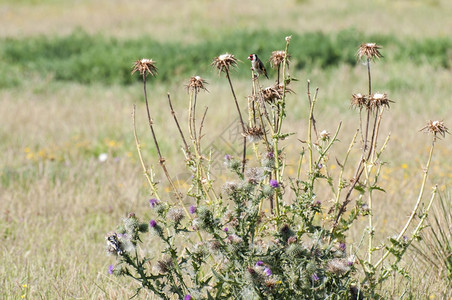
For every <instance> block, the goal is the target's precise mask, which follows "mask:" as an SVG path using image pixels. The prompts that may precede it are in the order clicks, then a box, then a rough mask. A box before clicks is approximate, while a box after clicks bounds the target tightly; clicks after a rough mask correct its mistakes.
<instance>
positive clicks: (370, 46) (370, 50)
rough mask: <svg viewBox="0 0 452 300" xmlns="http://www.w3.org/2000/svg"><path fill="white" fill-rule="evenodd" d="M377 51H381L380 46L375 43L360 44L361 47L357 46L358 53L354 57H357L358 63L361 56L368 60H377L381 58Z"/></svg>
mask: <svg viewBox="0 0 452 300" xmlns="http://www.w3.org/2000/svg"><path fill="white" fill-rule="evenodd" d="M379 49H381V46H379V45H377V44H376V43H364V44H361V46H359V49H358V52H357V53H356V56H358V61H359V60H361V58H362V57H363V56H365V57H366V58H367V59H368V60H375V58H377V59H379V58H381V57H383V55H381V53H380V51H379Z"/></svg>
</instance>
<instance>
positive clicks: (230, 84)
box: [225, 68, 246, 174]
mask: <svg viewBox="0 0 452 300" xmlns="http://www.w3.org/2000/svg"><path fill="white" fill-rule="evenodd" d="M225 70H226V77H227V78H228V81H229V86H230V87H231V92H232V96H233V97H234V101H235V106H236V108H237V112H238V114H239V118H240V124H241V125H242V133H243V134H244V133H245V131H246V128H245V123H243V118H242V113H241V112H240V106H239V102H238V101H237V97H236V96H235V92H234V87H233V86H232V81H231V77H230V76H229V69H228V68H226V69H225ZM245 164H246V136H243V159H242V174H245Z"/></svg>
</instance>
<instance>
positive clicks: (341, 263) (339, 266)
mask: <svg viewBox="0 0 452 300" xmlns="http://www.w3.org/2000/svg"><path fill="white" fill-rule="evenodd" d="M326 270H327V271H328V272H331V273H333V274H336V275H341V274H345V273H347V272H348V271H350V266H349V265H348V262H347V260H346V259H341V258H335V259H333V260H330V261H329V262H328V263H327V264H326Z"/></svg>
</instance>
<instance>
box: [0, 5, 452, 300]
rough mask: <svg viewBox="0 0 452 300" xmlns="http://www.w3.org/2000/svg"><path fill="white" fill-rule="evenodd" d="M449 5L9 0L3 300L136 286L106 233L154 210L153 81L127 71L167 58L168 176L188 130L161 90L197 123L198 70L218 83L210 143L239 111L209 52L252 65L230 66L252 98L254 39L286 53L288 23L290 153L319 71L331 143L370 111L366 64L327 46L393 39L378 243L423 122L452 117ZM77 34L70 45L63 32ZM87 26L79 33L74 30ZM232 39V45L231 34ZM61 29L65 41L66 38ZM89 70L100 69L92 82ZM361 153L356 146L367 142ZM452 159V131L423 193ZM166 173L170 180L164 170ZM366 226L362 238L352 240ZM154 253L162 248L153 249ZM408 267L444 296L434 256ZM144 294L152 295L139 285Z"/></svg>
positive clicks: (207, 98)
mask: <svg viewBox="0 0 452 300" xmlns="http://www.w3.org/2000/svg"><path fill="white" fill-rule="evenodd" d="M326 3H328V4H326ZM450 15H452V4H451V3H449V1H440V0H426V1H421V0H417V1H403V0H399V1H383V0H380V1H372V2H370V3H367V1H366V2H363V1H355V0H353V1H334V2H333V3H331V1H309V0H304V1H303V0H300V1H289V0H287V1H282V2H281V1H280V2H279V4H278V5H276V4H274V2H273V1H263V3H262V4H260V5H259V8H257V7H256V4H255V2H252V1H223V2H217V1H208V0H203V1H197V2H193V3H191V4H190V5H187V3H186V2H185V1H170V2H169V3H165V4H162V3H160V2H159V1H147V2H146V3H145V4H143V3H142V1H54V0H47V1H38V0H35V1H33V0H29V1H9V0H6V1H3V2H2V3H1V4H0V26H1V28H2V31H1V33H0V53H1V54H0V70H2V74H1V75H0V76H1V79H0V88H1V89H0V141H1V142H0V151H1V153H2V155H1V156H0V214H1V215H0V233H1V237H0V241H1V242H2V243H1V244H2V245H1V246H0V247H1V252H0V286H1V287H2V289H1V291H0V298H2V299H19V298H21V297H22V298H26V299H125V298H127V297H130V296H131V295H133V288H134V287H135V285H134V283H132V282H129V281H126V280H122V279H120V278H119V279H118V278H117V277H113V276H109V275H108V274H107V268H108V265H109V264H110V263H111V259H112V258H111V257H108V256H106V255H105V250H104V243H105V242H104V236H105V233H106V232H108V231H109V230H111V229H112V228H114V226H115V225H116V224H117V223H118V220H120V219H121V218H122V217H124V216H125V215H126V214H127V213H128V212H131V211H135V212H137V213H139V214H140V215H141V217H143V218H144V219H146V218H148V216H149V212H147V209H148V201H147V200H148V198H150V192H149V190H148V188H147V186H146V185H145V179H144V177H143V176H142V170H141V169H140V165H139V162H138V156H137V154H136V149H135V144H134V139H133V129H132V121H131V111H132V106H133V104H136V105H137V124H138V134H139V136H140V138H141V140H142V143H143V148H144V152H143V154H144V156H145V159H146V160H147V161H148V162H149V163H151V164H153V165H154V166H155V167H157V164H158V162H157V157H156V153H155V151H154V150H153V146H152V141H151V136H150V133H149V131H148V128H147V126H146V115H145V110H144V104H143V100H142V86H141V85H140V84H138V83H137V82H136V81H135V80H133V79H128V78H129V77H128V76H129V72H130V71H131V69H129V70H127V67H128V66H129V67H131V66H132V64H133V61H134V60H136V59H140V58H141V57H143V56H146V57H149V58H154V59H156V60H157V62H158V67H159V69H160V70H161V71H160V73H162V77H163V79H157V80H156V82H155V83H153V82H152V81H151V83H150V88H149V93H150V98H151V107H152V110H153V116H154V119H155V124H156V125H155V126H156V129H157V135H158V138H159V141H160V143H161V146H162V151H163V153H164V156H165V157H166V158H167V164H168V166H169V169H170V170H171V172H172V174H174V175H173V176H178V175H180V174H182V175H180V176H183V174H184V172H185V171H184V169H183V168H182V167H181V163H180V161H181V157H182V156H181V155H180V142H179V139H178V136H177V134H178V133H177V129H176V128H175V126H173V123H172V122H169V120H170V113H169V110H168V105H167V98H166V97H167V96H166V93H167V92H168V91H169V92H170V93H171V95H172V98H173V100H174V104H175V109H176V111H177V114H178V115H179V116H180V118H181V120H182V122H181V123H182V124H186V120H187V112H186V107H187V106H188V104H187V103H188V96H187V93H186V91H185V88H184V84H186V81H187V80H188V78H189V77H190V76H191V75H194V74H198V73H197V72H198V70H202V72H203V73H202V74H199V75H201V76H202V77H203V78H205V79H206V80H207V81H208V83H209V85H208V89H209V91H210V93H208V94H203V95H201V96H200V97H199V107H200V108H201V107H204V106H208V107H209V111H208V115H207V119H206V125H205V127H206V128H207V129H206V136H205V137H204V139H205V141H206V143H209V142H211V141H212V142H213V141H215V140H216V139H217V138H218V136H219V135H220V134H221V132H222V131H223V130H224V129H226V128H227V125H228V124H230V123H231V121H233V120H235V118H236V115H235V112H234V110H233V109H234V108H233V103H232V101H231V97H230V91H229V89H228V87H227V86H226V84H225V81H224V79H223V78H219V77H218V76H217V72H216V71H215V70H213V69H211V68H210V66H209V64H210V62H211V60H212V58H213V56H215V55H218V54H221V53H223V52H226V51H231V52H233V53H238V55H240V56H239V59H240V60H242V61H243V62H244V63H240V64H239V69H238V70H237V71H236V72H235V73H233V75H232V76H233V80H234V81H235V86H236V89H237V91H236V92H237V95H238V97H239V99H241V100H242V101H243V102H242V104H243V106H244V107H245V98H246V96H247V95H248V94H249V93H250V90H251V84H250V80H249V79H247V76H248V75H249V66H248V61H247V60H246V56H247V55H248V54H249V53H251V52H253V51H255V49H256V48H257V49H258V50H261V51H262V52H264V53H267V54H268V55H269V54H270V51H271V50H279V49H273V48H271V47H273V45H281V46H280V47H282V46H283V38H284V36H285V35H286V32H288V33H290V34H293V36H294V44H295V45H298V47H294V53H298V54H297V55H299V56H298V57H297V56H296V55H294V56H293V63H294V65H293V73H292V75H293V76H294V77H296V78H297V79H298V80H299V81H298V82H294V84H293V86H292V88H293V89H294V91H295V92H296V94H295V95H292V96H291V97H290V98H288V103H287V105H288V107H290V109H289V112H290V114H289V115H288V120H287V123H286V125H285V126H287V128H286V130H287V131H291V132H295V135H294V136H292V137H291V138H290V139H289V140H288V141H287V147H288V149H289V152H290V153H293V155H294V157H295V155H296V153H297V152H298V151H300V144H299V142H298V141H297V139H304V138H305V136H306V131H307V129H306V128H307V121H306V119H307V117H308V111H307V110H308V103H307V98H306V81H307V80H308V79H309V80H310V81H311V85H312V86H313V87H319V88H320V90H319V95H320V98H319V103H318V106H317V111H316V114H317V118H318V127H319V128H321V129H326V130H328V131H330V132H334V130H335V128H336V126H337V124H338V123H339V122H340V121H342V122H343V129H342V132H341V133H340V135H339V139H340V140H341V142H340V143H339V144H338V146H337V149H335V153H340V154H343V153H344V152H345V150H346V149H347V147H348V145H349V142H350V140H351V137H352V135H353V134H354V131H355V129H356V124H357V123H358V121H359V119H358V115H357V113H356V112H355V111H352V110H350V98H351V95H352V94H353V93H357V92H362V91H366V84H367V78H366V76H365V72H366V66H363V65H361V64H355V63H352V62H354V60H355V59H356V58H355V57H354V56H352V57H351V58H350V57H349V58H347V56H346V55H343V53H342V54H341V55H343V56H341V55H336V56H334V55H333V54H334V53H335V52H334V51H333V52H331V51H330V50H329V49H326V50H325V47H324V48H322V45H324V44H325V43H326V42H325V41H327V40H330V41H331V45H330V46H331V47H332V48H333V49H334V47H335V46H344V45H347V47H348V48H346V49H344V50H343V51H346V52H347V53H351V55H354V51H356V50H355V49H357V47H358V46H359V44H360V43H361V42H368V41H367V40H363V41H360V40H359V39H351V37H350V36H353V35H348V36H347V38H348V39H351V41H350V44H348V43H347V41H348V40H345V41H344V40H340V35H339V33H340V32H349V34H350V32H351V33H356V34H357V35H358V36H360V37H362V38H368V37H372V38H375V39H379V40H381V41H382V42H383V47H384V48H383V49H382V52H383V55H384V56H385V58H383V59H382V60H381V61H380V62H378V63H376V64H374V65H373V66H372V67H373V68H374V69H373V81H374V82H375V85H374V90H376V91H380V92H387V93H388V95H389V98H390V99H391V100H394V101H395V103H393V104H392V105H391V109H390V110H389V112H388V113H387V114H386V115H385V117H384V119H383V125H382V135H384V136H386V135H387V134H389V133H390V134H391V140H390V143H389V146H388V150H387V151H386V156H385V158H386V160H387V161H388V162H389V164H388V165H387V167H386V169H384V173H383V175H382V183H381V185H382V186H384V187H385V188H386V190H387V191H388V193H386V194H380V195H379V196H378V198H377V200H376V201H375V206H374V211H375V213H374V215H375V216H376V219H375V222H376V227H378V228H379V230H378V231H377V232H376V240H379V239H380V240H381V239H385V238H386V237H387V236H391V235H393V234H395V233H396V232H397V229H398V228H400V227H401V226H403V224H404V223H405V221H406V218H407V216H408V214H409V213H410V210H411V207H412V205H413V203H414V202H415V199H416V196H417V194H416V193H417V191H418V189H419V185H420V182H421V178H422V175H423V174H422V169H423V167H424V164H425V161H426V157H427V155H428V153H427V151H428V146H429V143H430V140H431V137H430V136H428V135H427V134H425V133H422V132H419V130H420V129H421V128H422V127H424V126H425V124H426V122H427V121H428V120H443V121H444V123H445V124H446V126H447V125H448V127H449V128H450V127H451V126H452V117H451V116H452V105H451V100H452V96H451V95H452V85H451V83H452V67H451V66H452V52H451V51H452V50H451V48H448V46H450V45H452V37H450V36H448V35H449V34H450V28H452V19H451V18H450ZM187 24H190V26H187ZM343 30H345V31H343ZM248 31H249V32H256V38H255V39H253V38H254V37H253V35H247V32H248ZM74 32H75V33H74ZM80 32H81V33H80ZM319 32H320V33H321V34H322V35H325V37H326V38H325V39H319V42H318V44H315V43H311V44H309V41H310V37H318V36H317V35H315V34H319ZM265 34H268V35H269V36H271V38H269V39H268V40H269V43H270V44H271V46H268V45H265V40H266V39H265ZM309 34H312V36H311V35H309ZM71 35H72V37H74V36H75V38H73V40H75V42H74V41H73V40H71V38H67V37H68V36H69V37H70V36H71ZM77 36H78V37H80V36H81V38H80V39H79V40H77ZM223 36H226V37H227V40H225V41H223V40H222V37H223ZM147 37H148V38H149V40H150V41H151V42H149V41H147V40H146V38H147ZM235 37H237V41H235V40H234V39H235ZM297 37H298V38H299V39H302V38H303V39H304V40H303V41H306V49H307V50H301V49H304V48H303V47H304V45H303V44H296V43H297V41H296V38H297ZM338 37H339V38H338ZM65 38H66V41H67V45H66V46H67V48H64V47H65V46H64V43H60V42H61V41H62V40H63V41H64V39H65ZM90 38H91V39H92V40H90ZM48 40H50V41H51V42H46V41H48ZM96 40H97V41H98V44H96ZM338 40H339V41H338ZM52 41H53V42H52ZM140 41H142V42H143V44H145V45H149V47H150V48H151V47H154V46H155V45H157V44H158V46H155V47H154V48H151V49H154V51H155V52H149V53H147V52H146V50H147V47H143V46H141V47H140ZM248 41H249V43H251V44H252V46H251V47H250V49H247V42H248ZM278 41H280V43H279V44H278ZM385 41H387V42H388V44H389V46H388V45H385V44H384V42H385ZM78 42H80V44H81V45H83V47H80V49H78V50H77V51H79V52H78V53H79V54H80V55H79V56H77V55H78V54H77V53H75V52H76V51H75V52H74V53H71V55H70V56H68V57H65V54H67V53H69V52H65V51H63V52H62V53H60V54H58V53H57V52H55V53H53V52H52V53H53V54H51V55H46V53H48V52H46V51H49V49H50V48H49V47H47V46H49V45H51V46H52V45H54V46H55V45H56V46H55V47H54V49H60V47H61V49H70V48H71V47H72V46H73V45H76V44H77V43H78ZM52 43H53V44H52ZM380 43H381V42H380ZM43 45H44V46H43ZM404 46H406V47H405V48H404ZM429 46H431V47H429ZM90 47H93V49H94V50H92V49H91V51H90ZM222 47H227V49H224V50H223V49H222ZM276 47H278V46H276ZM344 47H345V46H344ZM112 48H113V49H112ZM317 48H318V51H316V49H317ZM137 49H138V50H137ZM178 49H179V50H178ZM180 49H184V51H180ZM236 49H238V50H237V51H238V52H235V50H236ZM406 49H410V51H405V50H406ZM335 50H336V52H338V53H341V52H342V51H341V49H335ZM27 51H31V52H32V51H36V52H35V53H32V54H30V52H27ZM67 51H69V50H67ZM303 51H305V52H303ZM216 52H218V53H216ZM316 52H318V53H320V54H319V58H318V60H313V59H312V60H309V59H306V57H303V55H306V56H313V55H315V53H316ZM27 53H28V54H29V55H27ZM14 55H17V56H14ZM135 55H136V56H137V57H135ZM187 56H188V57H190V58H192V59H193V61H188V62H187V67H185V69H184V67H181V68H182V69H181V70H177V65H176V66H175V63H174V61H177V62H181V63H184V60H186V59H187ZM53 57H54V60H55V64H52V59H53ZM159 57H161V58H162V59H161V60H158V58H159ZM330 57H335V58H336V60H335V61H334V63H331V64H326V63H325V64H322V63H321V62H322V61H323V60H324V61H328V58H330ZM102 59H105V61H102ZM116 59H117V60H118V61H115V60H116ZM195 59H196V61H195ZM172 60H174V61H172ZM99 61H101V62H102V63H99V66H98V67H97V68H98V69H95V68H91V65H90V63H97V62H99ZM166 61H168V63H166ZM109 65H113V66H115V68H118V70H119V71H118V73H120V75H118V74H115V69H114V68H112V69H111V70H109V72H107V73H106V72H104V71H105V69H106V68H107V67H108V66H109ZM167 66H168V67H167ZM198 67H199V68H198ZM167 68H168V69H170V70H167ZM96 72H98V73H96ZM92 73H94V74H98V75H97V76H90V75H92ZM108 76H110V77H108ZM84 78H85V79H84ZM86 78H88V79H86ZM105 78H113V79H111V80H107V79H105ZM124 78H126V79H124ZM265 83H268V84H270V83H272V81H268V82H267V81H265ZM212 95H215V97H212ZM218 95H220V96H218ZM171 121H172V120H171ZM380 143H382V141H380ZM356 151H357V152H356V153H355V155H358V154H357V153H358V151H359V149H356ZM103 153H106V154H107V155H108V158H107V159H106V161H100V160H99V155H101V154H103ZM451 153H452V143H450V136H446V138H445V139H443V140H440V141H439V142H438V143H437V147H436V149H435V154H434V155H435V156H434V160H433V162H432V166H431V175H430V177H429V180H428V189H427V190H428V191H430V188H431V187H432V186H433V185H434V184H438V186H439V190H440V191H441V192H442V193H443V194H444V195H445V197H446V201H449V202H450V201H451V195H450V187H451V184H452V158H451V155H450V154H451ZM251 154H252V153H251V152H250V155H251ZM338 158H339V159H341V157H338ZM330 159H331V161H335V158H334V157H331V158H330ZM295 164H296V157H295V159H294V160H293V162H292V164H289V165H288V168H287V174H288V176H290V175H291V172H295V170H296V166H295ZM333 166H334V164H333V163H332V165H331V166H330V167H331V168H332V169H331V171H332V172H334V168H335V167H333ZM336 168H337V166H336ZM336 170H337V169H336ZM158 177H159V178H161V180H162V181H164V177H163V175H162V174H158ZM162 184H163V183H162ZM168 197H170V196H169V195H168ZM326 200H327V199H326ZM361 234H362V232H355V233H354V236H356V238H359V237H360V236H361ZM152 249H154V251H156V253H158V252H157V251H158V248H152ZM405 263H406V265H408V266H410V268H411V270H414V272H413V273H412V279H411V282H410V283H411V291H412V297H414V298H415V299H416V298H417V299H424V298H428V297H430V299H441V297H447V296H445V295H447V294H446V293H447V291H446V288H447V287H446V283H445V282H446V279H445V278H441V277H435V275H434V274H433V273H431V270H430V269H429V268H428V267H426V266H422V267H419V265H418V264H417V263H416V257H415V256H414V255H410V256H406V262H405ZM424 274H426V275H425V276H424ZM399 296H401V295H399V294H395V295H394V297H396V298H398V297H399ZM146 297H149V298H151V296H149V295H146V294H141V295H140V298H143V299H144V298H146Z"/></svg>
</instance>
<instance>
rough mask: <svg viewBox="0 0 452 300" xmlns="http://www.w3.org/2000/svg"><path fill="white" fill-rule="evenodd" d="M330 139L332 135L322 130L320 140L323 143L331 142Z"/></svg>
mask: <svg viewBox="0 0 452 300" xmlns="http://www.w3.org/2000/svg"><path fill="white" fill-rule="evenodd" d="M330 137H331V134H330V133H329V132H328V131H326V130H322V132H320V134H319V139H320V140H321V141H329V140H330Z"/></svg>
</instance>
